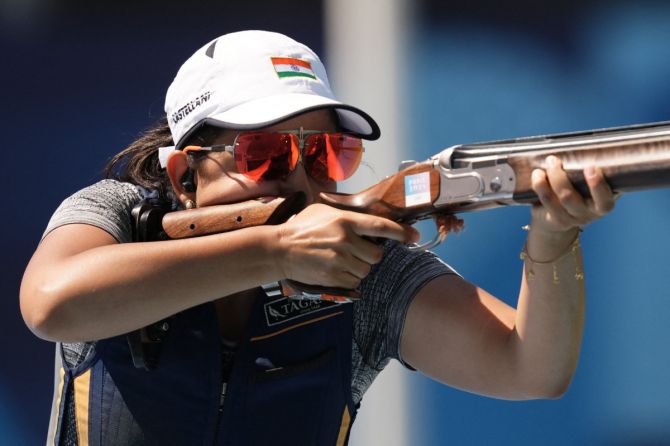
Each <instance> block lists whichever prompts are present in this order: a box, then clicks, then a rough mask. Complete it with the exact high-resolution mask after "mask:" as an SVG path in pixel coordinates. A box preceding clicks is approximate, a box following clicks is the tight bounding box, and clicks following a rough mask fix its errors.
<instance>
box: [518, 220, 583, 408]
mask: <svg viewBox="0 0 670 446" xmlns="http://www.w3.org/2000/svg"><path fill="white" fill-rule="evenodd" d="M577 237H578V229H577V228H574V229H571V230H568V231H566V232H562V233H556V234H546V233H539V232H536V231H533V229H532V228H531V230H530V231H529V234H528V241H527V245H526V251H525V253H526V256H525V257H526V258H525V262H524V273H523V276H522V281H521V290H520V294H519V302H518V305H517V312H516V323H515V329H514V332H513V336H512V342H513V347H514V351H515V355H516V357H517V359H518V361H519V364H520V368H521V370H522V371H523V373H522V376H521V377H520V379H522V380H524V381H525V383H526V385H527V386H528V387H529V388H530V389H538V390H537V393H540V394H544V395H547V396H550V397H551V396H560V395H561V394H562V393H563V392H565V390H566V389H567V387H568V385H569V383H570V380H571V378H572V376H573V374H574V371H575V368H576V366H577V360H578V357H579V350H580V345H581V339H582V333H583V325H584V301H585V299H584V298H585V291H584V281H583V274H582V256H581V251H580V249H579V245H578V240H577ZM531 392H533V393H535V390H531Z"/></svg>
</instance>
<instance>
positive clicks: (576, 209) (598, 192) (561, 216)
mask: <svg viewBox="0 0 670 446" xmlns="http://www.w3.org/2000/svg"><path fill="white" fill-rule="evenodd" d="M547 165H548V166H549V167H548V168H547V169H546V170H542V169H535V170H534V171H533V173H532V178H531V184H532V188H533V190H534V191H535V193H536V194H537V196H538V197H539V199H540V204H539V205H536V206H533V209H532V224H531V226H532V228H533V230H534V231H538V232H545V233H561V232H566V231H569V230H570V229H573V228H578V227H581V226H584V225H586V224H588V223H591V222H592V221H594V220H597V219H599V218H601V217H602V216H604V215H606V214H607V213H609V212H610V211H611V210H612V209H613V208H614V194H613V193H612V190H611V189H610V187H609V185H608V184H607V182H606V181H605V177H604V176H603V173H602V170H601V169H599V168H597V167H593V166H591V167H587V168H585V169H584V172H583V173H584V178H585V179H586V183H587V184H588V186H589V191H590V193H591V197H590V198H586V197H583V196H582V195H581V194H580V193H579V192H578V191H577V190H576V189H575V188H574V186H573V185H572V183H571V182H570V179H569V178H568V175H567V174H566V173H565V171H564V170H563V165H562V163H561V160H560V159H559V158H557V157H556V156H553V155H551V156H549V157H548V158H547Z"/></svg>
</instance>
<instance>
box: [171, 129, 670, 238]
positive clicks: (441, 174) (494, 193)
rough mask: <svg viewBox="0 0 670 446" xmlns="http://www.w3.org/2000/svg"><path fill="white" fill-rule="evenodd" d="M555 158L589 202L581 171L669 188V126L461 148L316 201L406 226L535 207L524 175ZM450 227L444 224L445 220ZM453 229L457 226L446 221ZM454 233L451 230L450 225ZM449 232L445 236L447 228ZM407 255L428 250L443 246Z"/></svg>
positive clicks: (222, 227)
mask: <svg viewBox="0 0 670 446" xmlns="http://www.w3.org/2000/svg"><path fill="white" fill-rule="evenodd" d="M549 155H556V156H558V157H559V158H560V159H561V161H562V162H563V169H564V170H565V171H566V173H567V175H568V177H569V178H570V180H571V181H572V183H573V185H574V186H575V188H576V189H577V190H578V191H579V192H580V193H581V194H583V195H584V196H587V197H588V196H589V190H588V186H587V183H586V180H585V179H584V176H583V173H582V172H583V169H584V168H585V167H587V166H589V165H594V166H597V167H600V168H601V169H602V170H603V173H604V175H605V178H606V180H607V182H608V184H609V186H610V187H611V188H612V191H613V192H615V193H617V194H621V193H624V192H631V191H637V190H646V189H652V188H660V187H668V186H670V121H666V122H659V123H651V124H639V125H632V126H624V127H613V128H606V129H598V130H587V131H581V132H573V133H561V134H554V135H542V136H533V137H524V138H516V139H509V140H500V141H490V142H482V143H474V144H461V145H455V146H452V147H449V148H447V149H445V150H442V151H441V152H439V153H438V154H436V155H434V156H432V157H430V158H429V159H428V160H426V161H422V162H416V161H404V162H403V163H402V164H401V168H400V169H399V172H397V173H396V174H394V175H391V176H389V177H386V178H385V179H383V180H382V181H380V182H379V183H377V184H375V185H373V186H371V187H369V188H368V189H365V190H363V191H361V192H358V193H355V194H343V193H321V196H320V199H321V202H322V203H324V204H328V205H330V206H333V207H335V208H338V209H344V210H349V211H356V212H363V213H368V214H373V215H377V216H381V217H385V218H389V219H391V220H395V221H397V222H400V223H406V224H413V223H415V222H416V221H418V220H422V219H426V218H432V217H436V216H440V217H443V218H444V217H445V216H446V217H450V216H454V215H456V214H458V213H462V212H470V211H479V210H485V209H491V208H496V207H501V206H510V205H530V204H534V203H537V202H538V198H537V196H536V195H535V193H534V192H533V190H532V189H531V172H532V171H533V169H536V168H542V169H544V168H547V166H546V165H545V163H546V161H545V160H546V158H547V156H549ZM303 206H304V198H302V201H301V198H300V197H299V194H298V196H292V197H286V198H282V197H280V198H277V199H274V200H270V201H268V200H260V201H257V200H251V201H247V202H243V203H236V204H232V205H218V206H208V207H205V208H198V209H191V210H187V211H176V212H171V213H169V214H166V215H165V216H164V217H163V220H162V229H163V231H164V233H165V236H166V237H165V238H184V237H193V236H200V235H207V234H212V233H218V232H225V231H231V230H235V229H238V228H242V227H248V226H253V225H259V224H277V223H281V222H283V221H285V219H286V218H288V217H290V215H292V214H294V213H297V212H299V211H300V210H301V209H302V207H303ZM447 221H449V220H447ZM451 221H452V222H456V221H457V220H456V219H452V220H451ZM453 228H456V229H458V225H457V224H455V223H453V227H452V229H453ZM446 229H447V230H449V228H446ZM444 235H445V232H444V231H439V233H438V234H437V236H436V237H435V239H433V240H432V241H430V242H428V243H425V244H422V245H419V246H415V247H413V249H429V248H432V247H434V246H436V245H438V244H439V243H440V242H441V240H443V239H444Z"/></svg>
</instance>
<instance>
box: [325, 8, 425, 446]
mask: <svg viewBox="0 0 670 446" xmlns="http://www.w3.org/2000/svg"><path fill="white" fill-rule="evenodd" d="M410 6H411V0H325V2H324V10H325V17H324V24H325V30H326V31H325V33H326V34H325V41H326V52H325V58H324V59H325V60H324V62H325V64H326V69H327V71H328V75H329V79H330V82H331V85H332V87H333V90H334V92H335V96H336V97H337V98H338V99H339V100H342V101H345V102H347V103H349V104H351V105H354V106H358V107H361V108H362V109H363V110H364V111H366V112H367V113H369V114H370V115H371V116H372V117H373V118H374V119H375V120H376V121H377V123H378V124H379V126H380V128H381V131H382V137H381V138H380V140H379V141H374V142H366V151H365V158H364V161H367V162H368V163H370V164H371V165H372V166H373V168H374V172H375V174H373V175H371V174H370V171H369V170H368V169H366V168H361V169H360V171H361V173H360V174H359V175H355V176H354V177H353V178H352V179H351V180H348V181H347V182H346V184H345V185H344V187H343V188H340V189H341V190H344V191H345V192H354V191H358V190H361V189H363V188H365V187H367V186H370V185H372V184H373V183H375V182H377V181H379V179H381V178H383V177H384V176H386V175H390V174H391V173H394V172H395V171H396V170H397V166H398V164H399V162H400V160H402V159H406V158H407V156H408V155H409V151H407V150H406V149H405V148H406V147H407V140H408V138H407V136H406V135H407V130H408V129H406V126H405V123H406V121H407V116H406V115H405V114H406V110H407V107H406V106H405V86H406V85H408V83H407V82H406V80H405V75H406V72H405V64H404V62H405V61H406V60H407V46H408V41H409V38H410V35H411V25H412V22H413V20H412V17H413V14H411V12H412V11H411V8H410ZM409 426H410V420H409V411H408V395H407V378H406V372H405V371H404V370H403V368H402V366H401V365H399V364H397V363H396V362H393V363H392V364H390V365H389V366H388V367H387V368H386V369H385V370H384V371H383V372H382V373H381V374H380V375H379V376H378V378H377V380H376V381H375V382H374V383H373V385H372V386H371V388H370V390H369V391H368V392H367V393H366V394H365V397H364V398H363V402H362V405H361V410H360V411H359V413H358V418H357V419H356V422H355V423H354V426H353V429H352V435H351V442H350V444H351V445H352V446H361V445H365V446H369V445H385V446H393V445H407V444H412V441H410V439H409V437H408V434H409Z"/></svg>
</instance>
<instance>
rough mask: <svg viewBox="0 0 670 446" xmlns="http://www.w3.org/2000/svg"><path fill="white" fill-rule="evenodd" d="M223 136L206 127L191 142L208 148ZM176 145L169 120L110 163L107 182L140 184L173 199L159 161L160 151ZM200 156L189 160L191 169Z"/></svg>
mask: <svg viewBox="0 0 670 446" xmlns="http://www.w3.org/2000/svg"><path fill="white" fill-rule="evenodd" d="M220 133H221V129H219V128H215V127H211V126H203V127H202V129H200V130H199V131H198V132H197V133H196V134H195V135H193V136H192V137H191V138H190V139H189V143H190V144H197V145H202V146H204V145H208V144H210V143H211V141H213V140H214V139H215V138H216V137H218V135H219V134H220ZM172 145H174V142H173V140H172V134H171V133H170V127H169V126H168V122H167V118H162V119H161V120H160V121H158V122H157V123H156V124H154V125H153V127H150V128H149V129H147V130H145V131H144V132H143V133H142V134H141V135H140V137H139V138H137V139H136V140H135V141H133V142H132V143H131V144H130V145H129V146H128V147H126V148H125V149H123V150H122V151H120V152H119V153H117V154H116V155H114V156H113V157H112V159H110V160H109V161H108V162H107V165H106V166H105V168H104V170H103V175H104V177H105V178H112V179H115V180H119V181H124V182H128V183H133V184H137V185H138V186H142V187H145V188H147V189H151V190H156V191H158V194H159V196H160V197H162V198H166V199H171V198H172V186H171V184H170V179H169V178H168V176H167V173H166V172H165V169H163V168H162V167H161V166H160V163H159V161H158V148H159V147H167V146H172ZM198 155H199V154H193V156H189V161H190V162H191V167H195V166H194V164H193V163H195V162H197V159H199V158H201V157H200V156H198Z"/></svg>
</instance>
